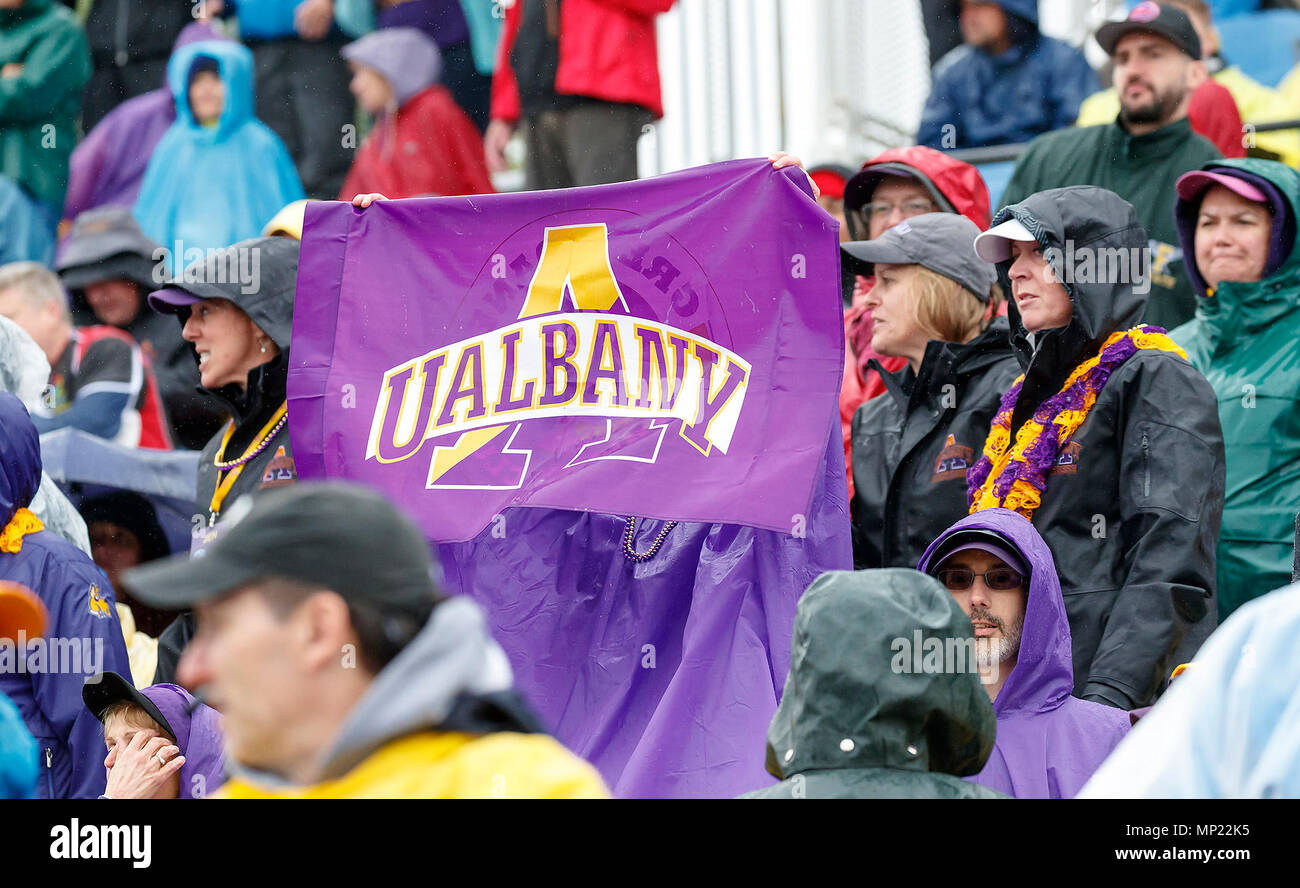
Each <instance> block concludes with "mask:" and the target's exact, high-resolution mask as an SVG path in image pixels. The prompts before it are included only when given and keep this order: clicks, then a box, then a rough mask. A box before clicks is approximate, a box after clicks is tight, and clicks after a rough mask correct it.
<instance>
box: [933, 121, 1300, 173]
mask: <svg viewBox="0 0 1300 888" xmlns="http://www.w3.org/2000/svg"><path fill="white" fill-rule="evenodd" d="M1249 126H1250V127H1251V132H1254V133H1273V132H1278V131H1280V130H1300V120H1278V121H1274V122H1273V123H1256V124H1249ZM1028 147H1029V143H1028V142H1016V143H1014V144H1011V145H988V146H985V147H983V148H954V149H952V150H950V151H945V152H944V153H945V154H947V155H948V156H949V157H953V158H956V159H957V160H963V161H965V162H966V163H969V164H981V163H998V162H999V161H1003V160H1015V159H1017V158H1018V157H1020V155H1021V154H1024V153H1025V149H1026V148H1028Z"/></svg>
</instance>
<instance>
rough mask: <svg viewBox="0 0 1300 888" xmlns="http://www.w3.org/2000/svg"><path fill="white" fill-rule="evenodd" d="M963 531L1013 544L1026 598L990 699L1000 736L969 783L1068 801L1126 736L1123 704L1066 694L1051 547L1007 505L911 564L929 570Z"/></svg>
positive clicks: (1065, 652) (1065, 643) (1068, 683)
mask: <svg viewBox="0 0 1300 888" xmlns="http://www.w3.org/2000/svg"><path fill="white" fill-rule="evenodd" d="M963 530H991V531H994V532H996V533H999V534H1001V535H1002V536H1003V537H1005V538H1006V539H1007V540H1009V541H1010V542H1011V543H1013V544H1014V545H1015V548H1016V551H1018V552H1019V553H1020V556H1021V557H1022V558H1023V559H1024V561H1025V563H1026V564H1028V565H1029V569H1030V573H1031V576H1030V579H1029V598H1028V602H1027V604H1026V606H1025V625H1024V631H1023V633H1022V634H1021V637H1020V654H1019V657H1018V658H1017V660H1016V666H1015V668H1014V669H1013V670H1011V675H1009V676H1008V677H1007V680H1006V682H1005V683H1004V684H1003V685H1002V690H1001V691H1000V692H999V693H998V696H997V699H996V700H994V701H993V711H994V712H995V713H997V717H998V738H997V742H996V743H995V744H994V746H993V753H992V754H991V755H990V756H989V760H988V762H987V763H986V764H985V765H984V770H982V771H980V772H979V773H978V774H976V775H975V776H974V777H968V778H967V779H968V780H971V781H973V782H975V783H979V784H982V785H983V786H987V787H989V788H990V789H996V790H998V791H999V792H1003V793H1006V794H1007V795H1009V796H1013V797H1015V798H1018V799H1046V798H1051V799H1068V798H1073V797H1074V795H1075V794H1076V793H1077V792H1078V791H1079V790H1080V789H1082V788H1083V785H1084V784H1085V783H1087V782H1088V778H1089V777H1091V776H1092V773H1093V772H1094V771H1095V770H1097V768H1098V767H1100V765H1101V763H1102V762H1103V761H1104V760H1105V759H1106V756H1108V755H1110V753H1111V750H1113V749H1114V748H1115V747H1116V745H1118V744H1119V741H1120V740H1122V739H1123V738H1124V735H1125V734H1127V733H1128V730H1129V727H1130V722H1129V715H1128V713H1127V712H1125V711H1124V710H1122V709H1115V708H1112V707H1110V706H1103V705H1102V704H1100V703H1093V702H1090V701H1087V700H1080V699H1078V698H1076V697H1072V696H1070V690H1071V689H1072V688H1073V687H1074V668H1073V667H1072V666H1071V660H1070V623H1069V621H1068V620H1067V619H1066V616H1065V602H1064V600H1063V599H1062V597H1061V581H1060V579H1059V578H1058V577H1057V574H1056V563H1055V562H1054V561H1053V560H1052V553H1051V550H1049V549H1048V548H1047V543H1045V542H1044V541H1043V538H1042V537H1041V536H1039V534H1038V531H1037V530H1035V529H1034V526H1033V525H1032V524H1030V523H1029V522H1028V521H1026V520H1025V519H1024V518H1022V517H1021V516H1020V515H1018V514H1017V513H1015V512H1012V511H1010V510H1008V509H986V510H984V511H982V512H977V513H975V514H974V515H968V516H967V517H965V518H963V519H962V520H960V521H958V522H957V523H956V524H954V525H953V526H952V527H950V528H948V529H947V530H945V531H944V532H943V533H942V534H940V536H939V538H938V539H937V540H935V541H934V542H933V543H931V544H930V547H929V548H928V549H926V550H925V554H924V555H922V556H921V562H920V564H918V565H917V569H918V570H920V571H923V572H924V573H929V572H930V571H931V569H932V567H934V566H937V565H931V563H930V559H931V558H932V557H933V555H934V553H935V552H936V551H937V549H938V548H939V546H940V545H941V544H942V543H943V541H944V540H946V539H948V538H949V537H950V536H952V535H953V534H955V533H958V532H960V531H963Z"/></svg>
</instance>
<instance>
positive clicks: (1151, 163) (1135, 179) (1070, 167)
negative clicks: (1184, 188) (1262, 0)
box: [1002, 0, 1219, 330]
mask: <svg viewBox="0 0 1300 888" xmlns="http://www.w3.org/2000/svg"><path fill="white" fill-rule="evenodd" d="M1097 42H1098V43H1099V44H1100V45H1101V48H1102V49H1104V50H1106V52H1107V53H1109V54H1110V57H1111V60H1112V61H1113V62H1114V63H1115V88H1116V89H1117V90H1118V91H1119V100H1120V113H1119V116H1118V117H1117V118H1116V119H1115V120H1114V122H1112V123H1107V124H1101V125H1098V126H1087V127H1078V128H1067V129H1062V130H1057V131H1056V132H1052V133H1047V134H1045V135H1042V136H1039V137H1038V138H1037V139H1035V140H1034V141H1032V142H1030V143H1029V147H1028V148H1027V149H1026V150H1025V153H1024V154H1022V155H1021V156H1020V160H1019V161H1017V163H1016V169H1015V172H1014V173H1013V174H1012V176H1011V181H1010V182H1008V183H1007V187H1006V190H1005V191H1004V192H1003V193H1002V205H1003V206H1009V205H1011V204H1015V203H1020V202H1021V201H1023V200H1024V199H1025V198H1027V197H1028V196H1029V195H1031V194H1034V193H1036V192H1039V191H1046V190H1048V189H1050V188H1063V187H1065V186H1068V185H1097V186H1100V187H1102V188H1107V189H1109V190H1111V191H1113V192H1115V193H1116V194H1118V195H1119V196H1120V197H1122V198H1124V199H1125V200H1126V201H1128V202H1129V203H1131V204H1132V205H1133V208H1134V209H1135V210H1136V211H1137V216H1138V221H1139V222H1141V223H1142V227H1143V228H1145V229H1146V231H1147V235H1148V237H1149V241H1148V244H1147V247H1148V251H1149V257H1150V263H1149V264H1150V279H1151V298H1150V299H1149V300H1148V302H1147V306H1146V312H1145V314H1144V315H1143V317H1142V322H1143V323H1145V324H1155V325H1157V326H1160V327H1164V328H1165V329H1166V330H1172V329H1173V328H1174V327H1176V326H1178V325H1179V324H1182V323H1184V322H1186V321H1189V320H1191V319H1192V316H1193V315H1194V314H1195V313H1196V295H1195V293H1194V292H1193V290H1192V287H1191V284H1190V282H1189V278H1188V277H1187V271H1186V265H1185V262H1184V258H1183V253H1182V250H1181V249H1180V248H1179V246H1178V231H1177V229H1176V228H1175V225H1174V214H1173V213H1172V212H1171V211H1170V207H1172V206H1173V203H1174V198H1175V196H1176V193H1175V190H1174V184H1175V182H1177V181H1178V177H1179V176H1181V175H1182V174H1183V173H1186V172H1188V171H1190V170H1195V169H1200V167H1201V165H1203V164H1205V163H1208V162H1209V161H1211V160H1214V159H1216V158H1218V157H1219V150H1218V149H1217V148H1216V147H1215V146H1214V145H1213V144H1212V143H1211V142H1209V141H1208V140H1207V139H1204V138H1202V137H1201V136H1198V135H1197V134H1196V133H1195V132H1193V131H1192V127H1191V124H1190V123H1189V122H1188V119H1187V110H1188V107H1189V106H1190V104H1191V96H1192V92H1193V91H1195V89H1196V88H1197V87H1198V86H1200V85H1201V84H1202V83H1203V82H1205V79H1206V78H1207V77H1208V76H1209V75H1208V73H1207V72H1206V69H1205V63H1204V62H1202V61H1201V41H1200V37H1198V36H1197V33H1196V28H1195V27H1194V26H1193V25H1192V22H1191V20H1190V19H1189V18H1188V17H1187V13H1185V12H1183V11H1182V10H1181V9H1178V8H1176V7H1173V6H1162V5H1160V4H1158V3H1154V2H1151V0H1143V2H1142V3H1139V4H1138V5H1137V6H1135V7H1133V10H1132V11H1131V12H1130V13H1129V15H1128V18H1127V19H1125V20H1124V21H1120V22H1109V23H1107V24H1105V25H1103V26H1102V27H1101V28H1100V29H1099V30H1098V31H1097Z"/></svg>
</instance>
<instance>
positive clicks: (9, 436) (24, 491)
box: [0, 392, 41, 528]
mask: <svg viewBox="0 0 1300 888" xmlns="http://www.w3.org/2000/svg"><path fill="white" fill-rule="evenodd" d="M40 486H41V438H40V435H38V434H37V432H36V426H35V425H33V424H32V420H31V417H29V416H28V415H27V408H26V407H24V406H23V404H22V402H21V401H19V400H18V399H17V398H15V397H14V396H13V395H10V394H8V393H5V392H0V528H3V527H4V526H5V525H6V524H8V523H9V522H10V521H11V520H13V517H14V513H15V512H17V511H18V510H19V509H24V508H26V507H27V506H28V505H29V504H30V503H31V501H32V498H33V497H34V496H36V490H37V488H39V487H40Z"/></svg>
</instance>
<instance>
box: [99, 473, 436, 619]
mask: <svg viewBox="0 0 1300 888" xmlns="http://www.w3.org/2000/svg"><path fill="white" fill-rule="evenodd" d="M218 527H219V528H221V529H222V532H221V534H220V536H219V537H218V538H217V540H216V542H214V543H213V544H212V545H210V546H208V547H207V548H206V549H205V550H204V554H202V555H196V556H195V557H194V558H190V557H189V556H188V555H180V556H176V557H173V558H167V559H164V560H161V561H155V562H152V563H150V564H147V565H143V566H141V567H136V568H132V569H131V570H128V571H127V572H126V573H125V574H124V576H123V585H124V586H125V587H126V589H127V590H128V591H129V592H130V593H131V595H132V596H133V597H135V598H138V599H140V600H141V601H143V602H144V603H145V604H147V605H149V606H151V607H158V608H166V609H170V610H179V609H182V608H187V607H192V606H193V605H195V604H199V603H201V602H206V601H212V600H214V599H217V598H220V597H221V596H223V595H225V594H227V593H229V592H231V591H233V590H234V589H236V588H238V587H240V586H243V585H246V584H248V583H252V582H256V581H258V580H262V579H267V578H271V577H278V578H283V579H288V580H296V581H298V582H301V583H306V584H308V585H317V586H320V587H321V588H322V589H330V590H332V591H334V592H337V593H338V594H339V595H341V596H342V597H343V598H344V599H347V600H350V601H367V602H371V603H374V604H378V605H381V606H384V605H388V606H393V607H398V608H405V607H407V606H409V605H413V604H418V603H420V602H430V603H436V602H437V601H439V600H440V598H441V596H440V595H439V594H438V590H437V583H436V582H435V579H434V564H433V560H432V558H431V557H430V554H429V544H428V543H427V542H426V541H425V539H424V535H423V534H422V533H420V531H419V529H418V528H417V527H416V526H415V525H414V524H413V523H412V522H411V521H410V520H409V519H408V518H407V517H406V516H405V515H403V514H402V513H401V512H399V511H398V510H397V508H396V507H394V506H393V505H392V504H391V503H389V502H388V500H387V499H385V498H384V497H383V496H381V495H380V494H378V493H376V492H375V491H373V490H371V489H369V488H367V487H363V486H361V485H359V484H351V483H346V482H341V481H323V482H305V483H300V484H297V485H294V486H292V487H285V488H281V489H278V490H269V491H265V492H263V493H261V494H257V495H252V496H246V497H242V498H241V499H239V500H237V501H236V502H235V503H234V504H233V505H232V506H231V507H230V508H229V509H228V510H227V513H226V516H225V517H224V518H223V519H222V521H221V523H220V524H219V525H218Z"/></svg>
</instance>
